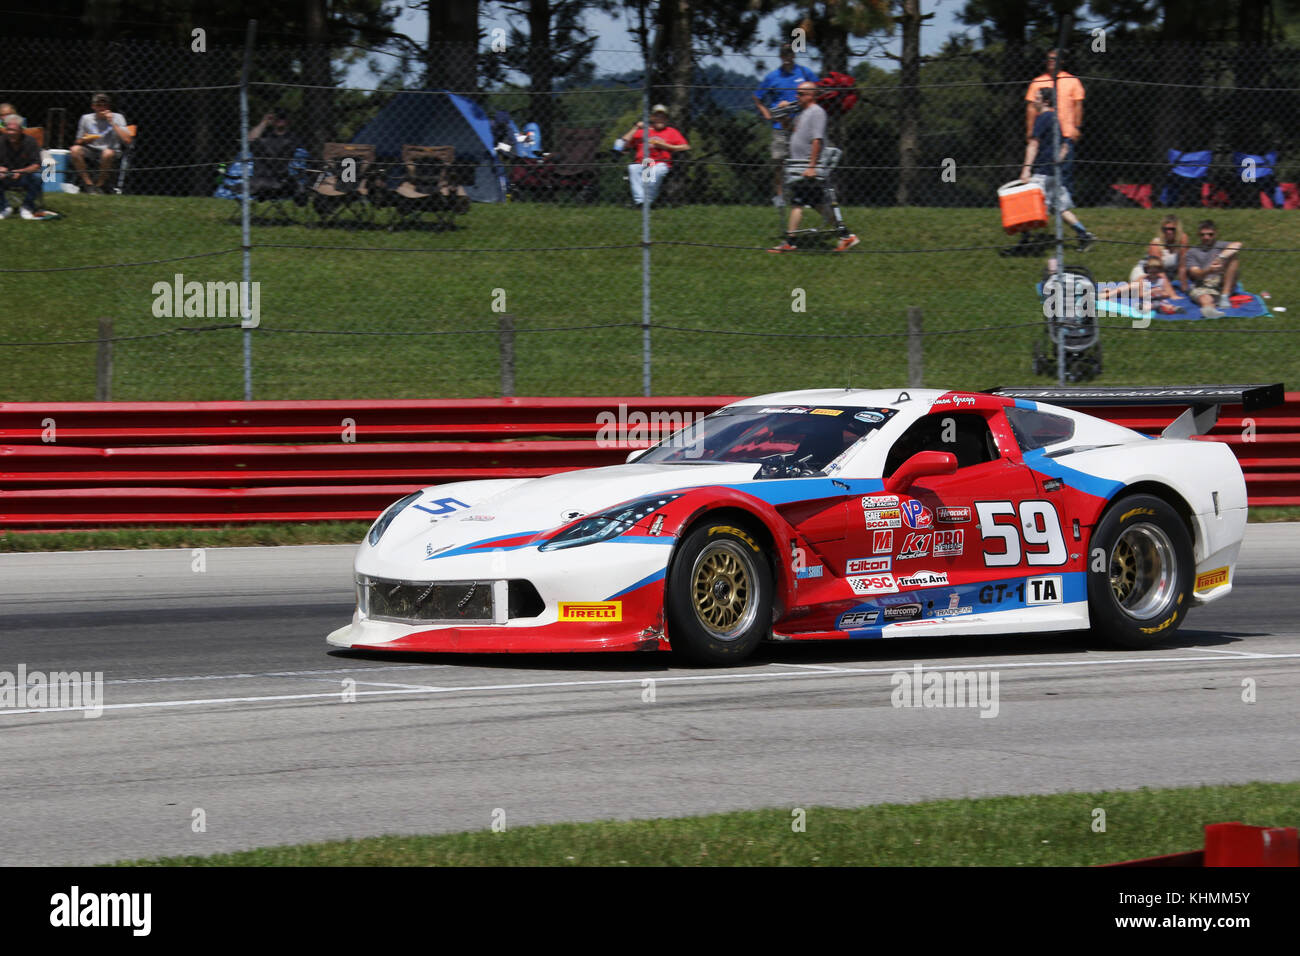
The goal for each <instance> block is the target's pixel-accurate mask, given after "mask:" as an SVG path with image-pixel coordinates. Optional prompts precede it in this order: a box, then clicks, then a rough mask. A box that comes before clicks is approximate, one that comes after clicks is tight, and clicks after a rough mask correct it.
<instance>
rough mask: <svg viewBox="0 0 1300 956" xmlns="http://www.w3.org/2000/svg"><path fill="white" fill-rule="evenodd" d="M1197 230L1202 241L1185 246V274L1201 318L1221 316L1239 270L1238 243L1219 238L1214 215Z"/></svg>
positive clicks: (1227, 304) (1229, 305) (1219, 317)
mask: <svg viewBox="0 0 1300 956" xmlns="http://www.w3.org/2000/svg"><path fill="white" fill-rule="evenodd" d="M1196 231H1197V233H1198V234H1199V236H1200V240H1201V244H1200V245H1199V246H1193V247H1192V248H1190V249H1188V250H1187V255H1186V257H1185V260H1186V262H1187V277H1188V279H1189V280H1190V281H1191V282H1192V291H1191V293H1190V295H1191V298H1192V301H1193V302H1195V303H1196V304H1197V305H1199V306H1200V307H1201V316H1202V318H1206V319H1221V318H1223V311H1222V310H1223V309H1229V308H1231V307H1232V302H1231V299H1230V296H1231V295H1232V290H1233V289H1235V288H1236V287H1237V277H1238V276H1239V275H1240V274H1241V260H1240V258H1239V257H1238V253H1240V252H1241V243H1240V242H1225V241H1224V240H1222V239H1220V238H1218V236H1219V230H1218V228H1217V227H1216V226H1215V225H1214V220H1213V219H1206V220H1205V221H1204V222H1202V223H1201V224H1200V226H1198V227H1197V230H1196ZM1216 300H1217V303H1218V306H1217V308H1216V307H1215V303H1216Z"/></svg>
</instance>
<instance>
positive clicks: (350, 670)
mask: <svg viewBox="0 0 1300 956" xmlns="http://www.w3.org/2000/svg"><path fill="white" fill-rule="evenodd" d="M451 666H452V665H451V664H386V665H383V666H380V667H329V668H320V669H317V670H310V671H263V672H262V673H259V674H198V675H195V676H190V677H120V678H117V679H115V680H106V681H104V683H105V684H167V683H172V682H175V683H180V682H181V681H189V680H241V679H242V680H247V679H249V678H253V677H313V676H315V675H316V674H373V673H375V672H376V671H401V670H421V669H429V668H434V667H451Z"/></svg>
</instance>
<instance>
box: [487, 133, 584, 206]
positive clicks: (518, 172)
mask: <svg viewBox="0 0 1300 956" xmlns="http://www.w3.org/2000/svg"><path fill="white" fill-rule="evenodd" d="M602 136H603V134H602V132H601V130H600V129H595V128H592V129H586V128H580V129H569V128H565V129H559V130H557V131H556V133H555V151H554V152H553V153H543V154H542V159H541V160H540V161H539V160H527V159H524V160H521V162H520V165H518V166H514V167H512V168H511V170H510V186H511V190H512V191H513V192H514V193H515V194H516V195H520V196H522V195H525V194H527V195H530V196H532V197H533V198H535V199H543V198H549V199H557V198H559V195H560V194H561V193H569V194H571V195H572V196H573V198H575V199H576V200H578V201H579V202H594V201H595V199H596V153H597V152H598V150H599V149H600V142H601V139H602Z"/></svg>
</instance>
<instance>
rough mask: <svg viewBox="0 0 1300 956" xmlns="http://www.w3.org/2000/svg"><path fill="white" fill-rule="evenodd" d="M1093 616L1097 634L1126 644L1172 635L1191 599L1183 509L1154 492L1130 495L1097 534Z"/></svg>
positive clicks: (1191, 566)
mask: <svg viewBox="0 0 1300 956" xmlns="http://www.w3.org/2000/svg"><path fill="white" fill-rule="evenodd" d="M1092 548H1093V550H1092V555H1091V560H1090V561H1089V571H1088V615H1089V617H1090V619H1091V621H1092V632H1093V634H1094V635H1096V636H1098V637H1100V638H1103V639H1105V640H1106V641H1108V642H1110V643H1112V644H1118V645H1120V646H1121V647H1151V646H1152V645H1155V644H1158V643H1160V642H1161V641H1163V640H1166V639H1168V638H1169V637H1170V636H1171V635H1172V634H1173V633H1174V632H1175V631H1176V630H1178V626H1179V624H1181V623H1182V620H1183V618H1184V617H1186V615H1187V611H1188V610H1189V609H1190V608H1191V603H1192V582H1193V579H1194V577H1195V558H1194V556H1193V552H1192V538H1191V535H1190V534H1189V533H1188V530H1187V526H1186V525H1185V524H1183V520H1182V518H1181V517H1179V515H1178V512H1176V511H1174V509H1173V508H1172V507H1171V506H1170V505H1169V504H1168V503H1167V502H1165V501H1164V500H1162V499H1160V498H1157V497H1155V496H1154V495H1128V496H1126V497H1124V498H1121V499H1119V500H1118V501H1116V502H1115V503H1114V504H1113V505H1112V506H1111V507H1110V509H1109V510H1108V511H1107V512H1106V514H1105V515H1104V516H1103V517H1102V519H1101V522H1100V524H1098V525H1097V530H1096V532H1095V533H1094V534H1093V538H1092Z"/></svg>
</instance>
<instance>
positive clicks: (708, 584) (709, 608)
mask: <svg viewBox="0 0 1300 956" xmlns="http://www.w3.org/2000/svg"><path fill="white" fill-rule="evenodd" d="M757 572H758V569H757V567H756V566H755V565H754V558H753V556H752V555H751V554H750V553H749V552H747V551H746V550H745V549H744V548H743V547H741V546H740V545H739V544H737V543H735V542H733V541H728V540H716V541H711V542H709V544H708V545H706V546H705V548H704V550H703V551H701V552H700V553H699V555H698V556H697V557H696V558H695V564H694V566H693V567H692V568H691V606H692V607H693V608H694V609H695V616H696V618H698V619H699V622H700V623H701V624H702V625H703V626H704V627H705V628H706V629H707V630H708V631H709V633H710V634H712V635H713V636H714V637H715V638H717V639H718V640H723V641H727V640H734V639H736V638H737V637H740V636H741V635H742V634H743V633H745V632H746V631H747V630H748V629H749V627H750V625H752V624H753V622H754V618H755V616H756V615H757V613H758V595H757V594H756V593H755V585H756V582H757V580H758V573H757Z"/></svg>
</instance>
